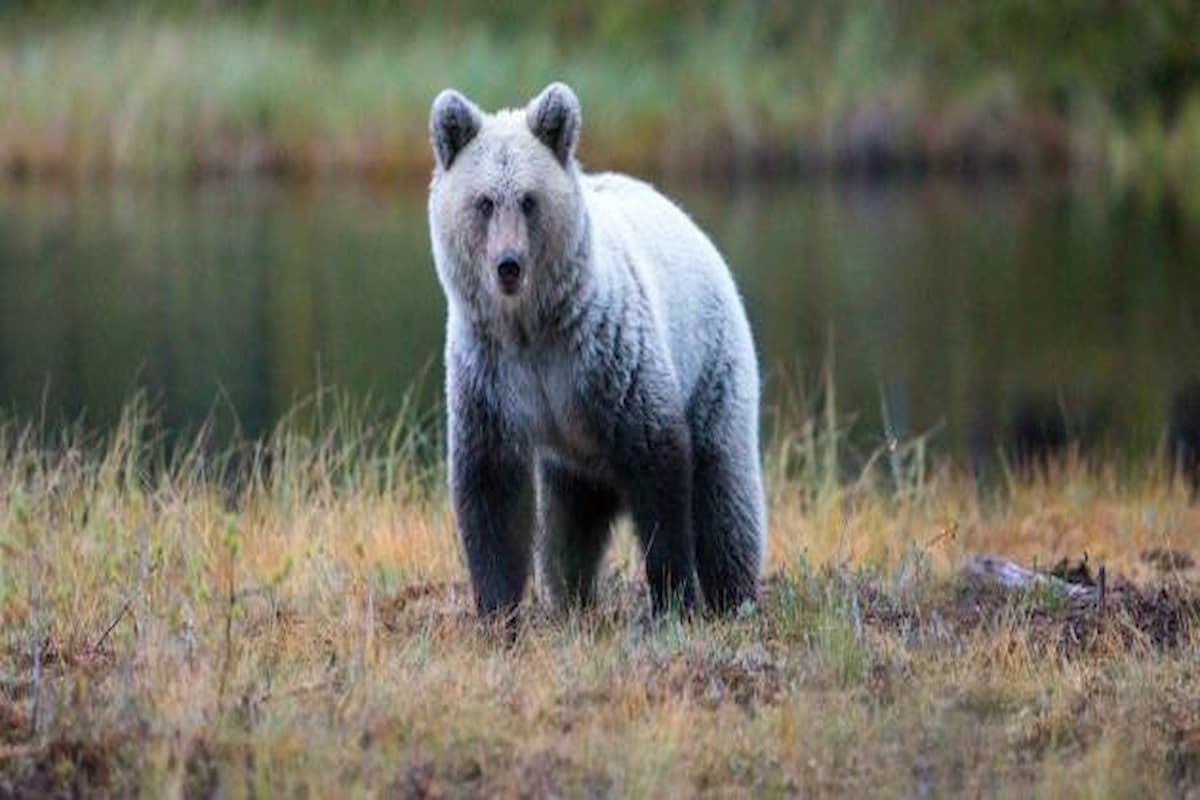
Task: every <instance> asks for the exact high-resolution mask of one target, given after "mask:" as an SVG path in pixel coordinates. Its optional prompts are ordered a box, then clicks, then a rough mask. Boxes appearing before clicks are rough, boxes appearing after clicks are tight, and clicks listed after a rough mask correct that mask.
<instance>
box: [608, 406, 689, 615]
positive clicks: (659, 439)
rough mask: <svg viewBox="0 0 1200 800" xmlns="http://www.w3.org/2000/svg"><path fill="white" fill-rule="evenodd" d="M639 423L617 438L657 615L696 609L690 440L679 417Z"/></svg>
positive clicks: (680, 416)
mask: <svg viewBox="0 0 1200 800" xmlns="http://www.w3.org/2000/svg"><path fill="white" fill-rule="evenodd" d="M639 416H640V415H632V419H633V420H636V421H635V422H632V424H631V425H629V426H627V427H626V429H625V431H624V433H623V435H621V436H620V437H619V439H621V440H623V442H624V446H622V447H621V448H620V455H621V457H620V459H619V461H620V464H619V468H620V469H621V472H622V473H623V475H624V482H625V493H626V495H627V497H628V498H629V506H630V510H631V511H632V512H633V520H634V524H635V526H636V527H637V531H638V538H639V540H640V541H641V545H642V552H643V554H644V558H645V562H646V579H647V582H648V583H649V584H650V597H651V601H652V602H653V606H654V612H655V613H656V614H661V613H663V612H664V611H667V610H669V609H671V608H678V609H679V610H681V611H683V612H684V613H685V614H688V613H691V611H692V610H693V609H694V608H695V605H696V568H695V549H696V546H695V540H694V537H693V533H692V463H691V458H692V453H691V437H690V434H689V432H688V428H687V425H686V424H685V423H684V421H683V416H682V414H680V415H679V416H678V418H676V417H674V416H669V417H666V418H663V417H657V418H650V419H647V418H645V417H641V418H640V419H638V417H639Z"/></svg>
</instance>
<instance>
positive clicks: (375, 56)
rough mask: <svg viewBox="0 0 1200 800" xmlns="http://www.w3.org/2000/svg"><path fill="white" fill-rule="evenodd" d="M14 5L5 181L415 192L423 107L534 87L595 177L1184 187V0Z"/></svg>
mask: <svg viewBox="0 0 1200 800" xmlns="http://www.w3.org/2000/svg"><path fill="white" fill-rule="evenodd" d="M24 5H25V6H26V7H27V8H31V9H37V8H39V7H40V6H45V7H47V8H50V9H59V10H58V11H51V12H48V13H44V14H36V13H34V12H33V11H29V10H26V11H25V12H21V11H19V10H18V11H17V12H12V13H9V14H7V15H2V14H0V83H2V84H3V85H4V87H5V91H4V92H3V93H0V169H2V170H3V171H4V172H6V173H7V174H9V175H16V176H47V175H59V176H63V175H66V176H81V175H96V174H111V173H120V174H139V175H146V174H149V175H156V176H161V175H173V176H204V175H212V174H222V175H224V174H239V173H263V172H265V173H272V174H287V175H293V176H296V175H298V176H311V175H330V174H351V175H355V176H360V177H362V176H365V177H368V178H377V179H397V178H399V179H405V180H418V179H420V180H424V177H425V176H426V175H427V174H428V170H429V168H430V157H429V153H428V150H429V148H428V145H427V134H426V120H427V116H428V108H429V103H430V101H431V99H432V97H433V96H434V94H435V93H436V92H437V91H438V90H439V89H441V88H443V87H445V86H456V87H458V88H460V89H462V90H464V91H466V92H467V93H468V94H470V95H471V96H472V97H474V98H476V99H477V100H479V101H480V102H481V103H482V104H483V105H484V106H485V107H488V108H495V107H498V106H504V105H515V104H519V103H521V102H523V101H524V100H526V99H527V98H528V97H530V96H532V95H533V94H534V93H535V92H537V91H538V90H539V89H540V88H541V87H542V86H544V85H545V84H546V83H548V82H549V81H550V80H552V79H564V80H567V81H569V82H571V83H572V84H573V85H575V87H576V88H577V89H578V91H579V94H580V96H581V98H582V101H583V106H584V113H585V119H586V128H585V134H584V141H583V155H584V157H585V159H587V160H588V161H589V162H591V163H593V164H595V165H597V166H602V167H605V168H624V169H630V170H635V171H639V172H641V171H652V172H660V173H664V172H665V173H675V174H689V175H690V174H695V173H697V172H706V173H721V174H730V173H771V174H780V173H784V172H788V171H795V170H809V169H811V170H825V169H833V170H848V171H877V170H894V169H899V170H909V171H922V172H923V171H929V170H934V171H949V172H963V171H967V172H977V171H980V170H989V169H992V168H1000V169H1005V170H1011V169H1025V168H1030V169H1040V168H1051V169H1063V168H1066V167H1067V166H1068V165H1076V166H1079V165H1083V166H1090V167H1099V168H1102V169H1104V170H1107V171H1110V172H1112V173H1114V174H1117V175H1119V176H1135V177H1138V178H1144V177H1147V176H1148V177H1150V178H1161V177H1164V176H1175V177H1176V178H1178V179H1180V180H1181V181H1182V180H1183V179H1184V178H1185V177H1186V176H1195V175H1198V174H1200V160H1198V159H1197V156H1196V153H1197V152H1198V147H1197V143H1198V142H1200V88H1198V87H1197V86H1196V84H1195V78H1194V74H1193V73H1194V72H1195V70H1196V69H1200V68H1197V67H1196V66H1195V65H1196V64H1200V53H1197V52H1196V47H1195V45H1194V43H1193V42H1191V39H1190V33H1189V31H1191V30H1193V29H1195V30H1197V31H1200V21H1198V20H1200V15H1197V14H1193V13H1192V12H1191V11H1189V10H1188V8H1187V6H1186V4H1179V3H1174V4H1172V3H1170V2H1162V3H1147V4H1139V5H1136V6H1133V7H1128V6H1127V5H1126V4H1119V5H1118V4H1110V7H1109V8H1108V9H1107V10H1106V11H1104V12H1102V13H1097V10H1096V9H1095V8H1094V7H1090V6H1089V4H1088V3H1086V2H1084V3H1080V2H1075V1H1074V0H1073V1H1072V2H1070V3H1063V4H1059V6H1061V8H1060V10H1059V11H1056V12H1050V13H1045V14H1040V13H1038V12H1037V11H1036V8H1037V6H1036V5H1031V4H1029V3H1024V2H1022V0H1004V1H1003V2H999V3H995V4H988V5H987V6H986V7H980V8H979V9H977V10H974V11H972V10H969V9H968V8H967V7H966V6H964V7H962V8H959V9H957V10H956V9H955V8H954V7H944V6H942V5H941V4H925V3H918V4H913V5H912V6H911V7H909V6H907V5H905V6H901V5H897V4H889V3H886V2H873V1H871V0H863V1H861V2H856V3H851V4H841V3H828V2H817V3H811V4H804V5H803V6H798V7H797V9H799V10H797V9H793V10H789V8H790V4H784V3H778V4H763V5H762V6H761V8H760V7H759V6H757V5H755V6H745V5H743V4H729V3H717V4H710V5H711V6H712V8H713V9H715V10H713V11H711V12H710V13H707V14H702V13H699V12H698V11H697V10H696V9H695V8H694V7H691V6H689V5H688V4H686V3H678V2H667V3H657V4H652V5H650V6H643V5H638V4H636V3H628V2H623V3H615V4H612V7H611V8H608V6H607V4H606V6H605V8H606V10H604V11H597V12H595V13H589V12H587V11H584V10H581V11H572V10H571V9H569V8H567V9H563V8H559V7H557V6H553V5H547V4H539V3H534V2H528V3H524V4H521V5H518V6H516V8H517V11H516V12H513V13H511V14H508V13H507V12H504V11H503V10H502V9H501V10H497V9H495V8H492V6H494V4H478V3H476V4H473V3H454V4H448V5H447V6H446V8H445V9H442V10H441V11H439V10H438V8H440V7H441V4H438V6H437V7H432V6H430V5H428V4H410V5H409V6H408V7H406V8H407V11H406V12H402V11H395V12H376V13H371V12H369V11H368V9H367V6H368V5H369V4H355V3H351V2H341V3H337V2H333V3H318V4H310V5H312V6H313V8H310V9H309V10H308V11H301V12H293V13H290V14H289V13H284V12H282V11H277V12H275V13H270V12H262V13H238V12H236V11H233V10H231V9H232V6H230V7H228V8H226V9H225V10H224V11H221V10H220V9H221V8H222V5H223V4H222V3H221V2H215V3H214V2H209V3H203V4H199V7H200V9H201V10H199V11H197V10H195V9H192V10H190V11H187V10H182V9H187V8H188V7H190V6H195V5H196V4H192V3H186V2H180V3H171V2H158V3H155V2H149V0H143V1H142V2H139V3H136V4H131V5H126V6H122V5H120V4H112V3H109V4H103V3H102V4H100V9H101V10H100V11H94V12H91V13H83V12H79V13H74V14H72V13H68V12H65V11H62V10H61V8H60V7H65V8H70V7H72V4H71V3H56V2H48V3H43V4H39V3H37V2H28V0H26V2H25V3H24ZM259 5H267V6H269V5H270V4H265V3H260V4H259ZM301 5H303V4H301ZM376 5H379V4H376ZM75 6H76V7H78V8H82V6H79V5H78V4H75ZM326 6H328V7H329V8H331V9H334V10H335V11H334V12H333V13H332V20H333V21H330V15H329V14H326V15H322V14H321V13H320V12H321V10H322V9H324V8H325V7H326ZM1059 6H1056V8H1059ZM1181 6H1182V10H1181V8H1180V7H1181ZM285 7H286V6H285ZM306 7H307V6H306ZM18 8H20V7H18ZM205 8H208V9H217V10H210V11H208V12H205V11H203V9H205ZM371 8H374V6H371ZM131 9H132V10H131ZM447 9H448V10H447ZM1027 17H1030V18H1028V19H1027ZM1177 17H1178V18H1177ZM1193 17H1195V18H1194V19H1193ZM1081 28H1083V29H1087V30H1089V31H1090V32H1091V38H1090V39H1089V40H1088V41H1086V42H1083V43H1082V44H1079V46H1077V47H1074V49H1072V48H1070V47H1066V48H1064V46H1063V45H1064V43H1067V42H1071V43H1074V42H1076V39H1077V38H1078V37H1075V36H1074V35H1073V33H1074V32H1075V31H1077V30H1079V29H1081ZM1160 84H1161V85H1162V86H1164V87H1168V88H1156V87H1159V86H1160Z"/></svg>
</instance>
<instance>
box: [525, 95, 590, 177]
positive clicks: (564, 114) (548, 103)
mask: <svg viewBox="0 0 1200 800" xmlns="http://www.w3.org/2000/svg"><path fill="white" fill-rule="evenodd" d="M525 121H526V123H527V124H528V125H529V130H531V131H532V132H533V135H534V136H536V137H537V138H538V140H539V141H541V143H542V144H544V145H546V147H549V148H550V152H552V153H554V157H555V158H557V159H558V163H560V164H562V165H563V166H564V167H565V166H567V164H568V163H569V162H570V161H571V158H572V157H573V156H574V155H575V146H576V145H577V144H578V143H579V126H580V124H581V123H582V121H583V114H582V113H581V112H580V110H579V98H578V97H576V96H575V92H573V91H571V87H570V86H567V85H566V84H565V83H552V84H550V85H549V86H547V87H546V88H545V89H543V90H542V93H541V94H539V95H538V96H537V97H535V98H534V99H533V100H532V101H530V103H529V105H528V106H527V107H526V109H525Z"/></svg>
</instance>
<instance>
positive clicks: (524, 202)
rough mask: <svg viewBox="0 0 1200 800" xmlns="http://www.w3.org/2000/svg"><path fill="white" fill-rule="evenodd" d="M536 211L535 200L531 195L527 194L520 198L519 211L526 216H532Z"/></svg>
mask: <svg viewBox="0 0 1200 800" xmlns="http://www.w3.org/2000/svg"><path fill="white" fill-rule="evenodd" d="M536 209H537V198H536V197H534V196H533V195H531V194H527V195H525V196H524V197H522V198H521V211H522V212H524V213H525V215H526V216H528V215H530V214H532V213H533V212H534V211H535V210H536Z"/></svg>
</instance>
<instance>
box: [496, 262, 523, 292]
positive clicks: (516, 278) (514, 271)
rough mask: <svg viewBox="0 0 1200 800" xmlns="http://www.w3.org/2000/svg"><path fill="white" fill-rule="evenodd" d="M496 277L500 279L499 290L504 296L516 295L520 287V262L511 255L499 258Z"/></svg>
mask: <svg viewBox="0 0 1200 800" xmlns="http://www.w3.org/2000/svg"><path fill="white" fill-rule="evenodd" d="M496 276H497V277H498V278H499V279H500V289H501V291H503V292H504V293H505V294H516V291H517V289H518V288H520V286H521V261H520V259H518V258H517V257H516V255H515V254H513V253H505V254H504V255H502V256H500V261H499V262H498V263H497V264H496Z"/></svg>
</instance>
